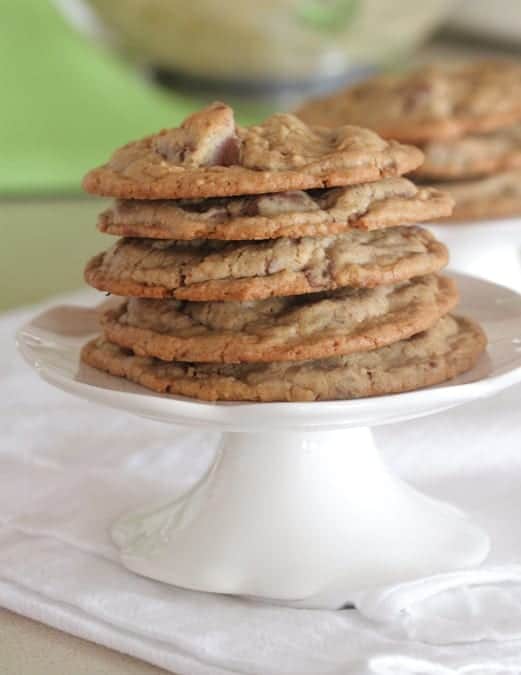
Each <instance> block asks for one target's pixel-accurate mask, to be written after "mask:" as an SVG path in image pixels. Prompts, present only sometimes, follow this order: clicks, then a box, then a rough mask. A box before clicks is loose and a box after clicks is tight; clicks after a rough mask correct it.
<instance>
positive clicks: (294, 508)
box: [113, 428, 489, 608]
mask: <svg viewBox="0 0 521 675" xmlns="http://www.w3.org/2000/svg"><path fill="white" fill-rule="evenodd" d="M113 538H114V541H115V542H116V544H117V545H118V546H119V547H120V548H121V557H122V561H123V563H124V564H125V565H126V566H127V567H128V568H130V569H131V570H134V571H135V572H138V573H139V574H143V575H145V576H147V577H151V578H153V579H159V580H161V581H164V582H167V583H170V584H175V585H177V586H183V587H186V588H192V589H198V590H202V591H212V592H219V593H232V594H240V595H247V596H255V597H259V598H263V599H266V600H270V601H273V602H278V603H283V604H287V605H296V606H305V607H326V608H338V607H341V606H342V605H344V604H345V603H348V602H349V601H350V599H351V598H352V597H353V595H354V594H355V593H356V592H357V591H359V590H362V589H364V588H368V587H369V588H372V587H375V586H381V585H383V584H388V583H394V582H397V581H402V580H406V579H411V578H414V577H419V576H424V575H429V574H434V573H438V572H442V571H446V570H454V569H460V568H464V567H468V566H473V565H477V564H479V563H480V562H481V561H482V560H483V559H484V558H485V557H486V555H487V553H488V548H489V544H488V538H487V536H486V535H485V534H484V533H483V532H481V530H479V529H478V528H477V527H475V526H474V525H473V524H472V523H470V522H469V520H468V519H467V518H466V517H465V515H464V514H462V513H461V512H460V511H458V510H457V509H455V508H454V507H452V506H449V505H447V504H443V503H441V502H438V501H436V500H433V499H431V498H429V497H426V496H424V495H422V494H420V493H419V492H417V491H416V490H414V489H412V488H410V487H409V486H408V485H406V484H405V483H403V482H402V481H401V480H399V479H397V478H395V477H394V476H393V475H392V474H391V473H390V472H389V471H388V469H387V468H386V466H385V465H384V464H383V462H382V460H381V458H380V456H379V453H378V451H377V450H376V448H375V446H374V444H373V439H372V435H371V433H370V430H369V429H367V428H357V429H347V430H342V431H326V432H273V433H272V432H266V433H258V434H255V433H227V434H224V436H223V441H222V445H221V449H220V451H219V453H218V455H217V459H216V461H215V463H214V465H213V466H212V468H211V469H210V471H209V472H208V473H207V474H206V475H205V476H204V477H203V479H202V480H201V481H200V482H199V483H198V484H197V485H196V486H195V487H194V488H193V489H192V490H191V491H190V492H189V493H187V494H185V495H183V496H182V497H181V498H179V499H177V500H175V501H173V502H171V503H169V504H166V505H165V506H163V507H162V508H159V509H156V510H154V511H149V512H141V513H135V514H131V515H129V516H128V517H125V518H123V519H122V520H120V521H119V522H118V523H116V525H115V526H114V529H113Z"/></svg>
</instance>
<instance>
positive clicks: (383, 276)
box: [85, 227, 448, 301]
mask: <svg viewBox="0 0 521 675" xmlns="http://www.w3.org/2000/svg"><path fill="white" fill-rule="evenodd" d="M447 260H448V254H447V249H446V248H445V246H444V245H443V244H442V243H440V242H438V241H437V240H436V239H435V238H434V236H433V235H432V234H430V233H429V232H427V231H426V230H422V229H421V228H419V227H396V228H390V229H387V230H373V231H370V232H366V231H363V230H353V231H351V232H348V233H346V234H340V235H336V236H332V237H322V238H319V239H316V238H311V237H303V238H301V239H288V238H281V239H268V240H265V241H257V242H221V241H215V240H214V241H212V240H210V241H207V240H193V241H188V242H187V241H181V242H179V241H166V240H154V239H120V240H119V241H118V242H117V243H116V244H115V245H114V246H113V247H112V248H111V249H109V250H108V251H107V252H105V253H101V254H100V255H98V256H95V257H94V258H93V259H92V260H91V261H90V262H89V263H88V265H87V268H86V270H85V279H86V281H87V283H89V284H90V285H91V286H94V288H98V289H99V290H102V291H108V292H110V293H114V294H116V295H123V296H138V297H148V298H167V297H173V298H177V299H178V300H195V301H205V300H261V299H264V298H269V297H273V296H283V295H300V294H303V293H315V292H318V291H324V290H332V289H335V288H340V287H343V286H355V287H373V286H378V285H384V284H395V283H398V282H400V281H405V280H406V279H410V278H412V277H415V276H420V275H424V274H431V273H432V272H437V271H439V270H440V269H441V268H443V267H444V266H445V265H446V264H447Z"/></svg>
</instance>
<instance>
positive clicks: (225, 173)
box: [83, 103, 423, 199]
mask: <svg viewBox="0 0 521 675" xmlns="http://www.w3.org/2000/svg"><path fill="white" fill-rule="evenodd" d="M422 160H423V155H422V153H421V151H420V150H418V149H417V148H414V147H411V146H404V145H400V144H399V143H397V142H395V141H385V140H383V139H382V138H380V137H379V136H377V135H376V134H375V133H374V132H372V131H369V130H368V129H360V128H358V127H351V126H343V127H341V128H338V129H325V128H313V127H309V126H308V125H307V124H305V123H304V122H302V121H301V120H299V119H298V118H296V117H294V116H293V115H288V114H277V115H273V116H272V117H269V118H268V119H267V120H266V121H265V122H263V123H262V124H259V125H257V126H252V127H237V126H236V125H235V120H234V116H233V111H232V109H231V108H229V107H228V106H226V105H224V104H223V103H215V104H213V105H212V106H209V107H208V108H205V109H204V110H202V111H200V112H197V113H194V114H193V115H191V116H190V117H188V118H187V119H186V120H185V121H184V122H183V123H182V125H181V126H180V127H179V128H174V129H166V130H163V131H161V132H159V133H158V134H155V135H153V136H148V137H147V138H144V139H142V140H140V141H135V142H133V143H128V144H127V145H125V146H124V147H122V148H120V149H119V150H117V151H116V152H115V153H114V155H113V156H112V158H111V159H110V160H109V162H108V163H107V164H105V165H104V166H101V167H99V168H97V169H94V170H92V171H90V172H89V173H88V174H87V176H86V177H85V179H84V181H83V187H84V188H85V190H86V191H87V192H91V193H93V194H97V195H104V196H109V197H122V198H125V199H186V198H188V199H192V198H201V197H202V198H205V197H227V196H230V195H244V194H259V193H267V192H286V191H288V190H307V189H311V188H327V187H334V186H338V185H352V184H357V183H364V182H367V181H374V180H379V179H380V178H383V177H387V176H397V175H400V174H403V173H407V172H408V171H411V170H412V169H415V168H416V167H417V166H419V165H420V164H421V162H422Z"/></svg>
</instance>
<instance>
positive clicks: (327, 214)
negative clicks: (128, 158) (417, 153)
mask: <svg viewBox="0 0 521 675" xmlns="http://www.w3.org/2000/svg"><path fill="white" fill-rule="evenodd" d="M451 211H452V200H451V198H450V197H449V196H448V195H446V194H444V193H443V192H440V191H438V190H434V189H432V188H418V187H416V186H415V185H414V184H413V183H411V181H409V180H407V179H405V178H386V179H384V180H381V181H377V182H375V183H366V184H364V185H353V186H349V187H339V188H329V189H326V190H316V191H315V190H313V191H310V192H304V191H294V192H278V193H271V194H267V195H252V196H247V197H221V198H216V199H200V200H179V201H174V200H141V201H139V200H119V201H117V202H116V203H115V204H114V206H112V207H111V208H109V209H107V210H106V211H104V212H103V213H102V214H101V215H100V217H99V219H98V229H99V230H100V231H101V232H106V233H108V234H113V235H118V236H124V237H148V238H152V239H228V240H241V239H249V240H253V239H273V238H278V237H304V236H309V237H320V236H325V235H328V234H339V233H341V232H345V231H347V230H349V229H353V228H357V229H363V230H374V229H381V228H384V227H393V226H396V225H409V224H411V225H412V224H414V223H418V222H422V221H427V220H434V219H436V218H440V217H442V216H448V215H449V214H450V213H451Z"/></svg>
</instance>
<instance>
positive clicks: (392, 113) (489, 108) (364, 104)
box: [297, 59, 521, 143]
mask: <svg viewBox="0 0 521 675" xmlns="http://www.w3.org/2000/svg"><path fill="white" fill-rule="evenodd" d="M297 115H298V116H299V117H300V118H301V119H303V120H304V121H305V122H307V123H308V124H322V125H325V126H329V127H336V126H338V125H340V124H364V126H368V127H370V128H371V129H374V130H375V131H377V132H378V133H379V134H381V135H382V136H384V137H386V138H395V139H398V140H400V141H405V142H413V143H425V142H428V141H431V140H441V139H446V138H456V137H459V136H463V135H464V134H467V133H469V132H485V131H491V130H493V129H498V128H500V127H502V126H507V125H509V124H513V123H515V122H517V121H519V120H520V119H521V64H520V63H516V62H514V61H506V60H499V59H498V60H488V61H477V62H472V63H459V64H436V65H429V66H423V67H421V68H419V69H417V70H414V71H412V72H408V73H402V74H392V75H383V76H380V77H374V78H371V79H369V80H366V81H365V82H362V83H361V84H359V85H357V86H355V87H351V88H349V89H345V90H342V91H340V92H336V93H335V94H333V95H331V96H328V97H325V98H321V99H315V100H311V101H309V102H308V103H306V104H304V105H303V106H302V107H301V108H300V110H298V111H297Z"/></svg>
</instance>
